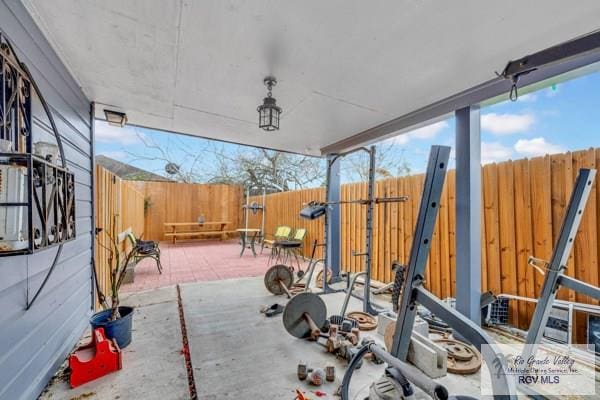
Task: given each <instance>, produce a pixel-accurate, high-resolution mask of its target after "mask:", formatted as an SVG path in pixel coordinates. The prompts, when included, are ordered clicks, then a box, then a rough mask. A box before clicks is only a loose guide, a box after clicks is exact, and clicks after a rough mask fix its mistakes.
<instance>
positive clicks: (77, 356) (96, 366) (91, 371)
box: [69, 328, 121, 388]
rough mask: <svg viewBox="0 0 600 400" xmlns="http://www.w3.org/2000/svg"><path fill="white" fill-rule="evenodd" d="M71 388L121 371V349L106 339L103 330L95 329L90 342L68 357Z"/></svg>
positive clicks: (111, 340) (115, 343) (113, 341)
mask: <svg viewBox="0 0 600 400" xmlns="http://www.w3.org/2000/svg"><path fill="white" fill-rule="evenodd" d="M69 367H70V368H71V379H70V383H71V387H72V388H75V387H77V386H79V385H83V384H84V383H87V382H90V381H93V380H94V379H98V378H100V377H101V376H104V375H107V374H110V373H111V372H114V371H118V370H120V369H121V349H119V345H118V344H117V342H116V341H115V340H114V339H107V338H106V335H105V334H104V328H96V329H94V332H93V334H92V341H91V342H90V343H88V344H86V345H84V346H82V347H80V348H78V349H77V350H75V352H74V353H73V354H71V356H70V357H69Z"/></svg>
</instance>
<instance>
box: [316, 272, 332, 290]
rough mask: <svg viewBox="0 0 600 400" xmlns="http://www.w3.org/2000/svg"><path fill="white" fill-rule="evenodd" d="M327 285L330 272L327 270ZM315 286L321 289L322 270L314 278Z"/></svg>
mask: <svg viewBox="0 0 600 400" xmlns="http://www.w3.org/2000/svg"><path fill="white" fill-rule="evenodd" d="M327 283H331V270H330V269H329V268H327ZM315 284H316V286H317V287H318V288H319V289H322V288H323V270H320V271H319V273H318V274H317V277H316V283H315Z"/></svg>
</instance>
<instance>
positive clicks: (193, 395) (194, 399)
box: [177, 285, 198, 400]
mask: <svg viewBox="0 0 600 400" xmlns="http://www.w3.org/2000/svg"><path fill="white" fill-rule="evenodd" d="M177 305H178V308H179V323H180V325H181V339H182V342H183V348H182V349H181V354H182V355H183V358H184V359H185V368H186V369H187V374H188V387H189V391H190V399H191V400H198V393H197V392H196V381H195V380H194V368H193V367H192V358H191V357H190V346H189V342H188V336H187V328H186V325H185V315H184V314H183V302H182V301H181V289H180V288H179V285H177Z"/></svg>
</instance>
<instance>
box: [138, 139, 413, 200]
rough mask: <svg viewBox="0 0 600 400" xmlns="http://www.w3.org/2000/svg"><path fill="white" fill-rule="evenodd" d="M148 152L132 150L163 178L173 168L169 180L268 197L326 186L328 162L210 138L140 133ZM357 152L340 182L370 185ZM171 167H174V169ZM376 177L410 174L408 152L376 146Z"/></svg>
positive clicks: (388, 144)
mask: <svg viewBox="0 0 600 400" xmlns="http://www.w3.org/2000/svg"><path fill="white" fill-rule="evenodd" d="M137 135H138V137H139V139H140V141H141V142H142V143H143V145H144V151H143V152H140V151H138V152H137V153H132V152H129V154H130V156H131V157H132V158H133V159H134V160H143V161H152V162H157V161H158V162H159V164H160V165H161V168H162V170H161V171H160V172H161V173H163V174H164V172H165V171H164V168H165V166H166V165H168V164H174V165H175V166H176V168H171V172H172V173H171V174H170V175H169V177H171V178H173V179H175V180H177V181H179V182H185V183H225V184H238V185H243V186H245V187H250V188H256V189H263V188H264V189H266V191H267V192H268V193H272V192H282V191H288V190H296V189H303V188H307V187H315V186H321V185H323V184H324V183H325V173H326V161H325V159H324V158H319V157H311V156H304V155H299V154H293V153H286V152H281V151H276V150H267V149H261V148H256V147H250V146H242V145H233V144H223V143H220V142H216V141H211V140H207V139H194V140H193V141H191V140H189V139H188V140H186V141H185V142H184V141H182V140H181V139H180V138H178V137H173V138H172V139H169V140H168V143H167V144H166V145H165V144H164V143H157V142H156V141H154V140H153V139H152V138H151V137H150V136H147V135H141V134H139V133H137ZM364 154H365V153H363V152H358V153H354V154H352V155H349V156H348V157H344V159H343V161H342V174H343V177H342V181H343V182H357V181H366V180H367V178H368V173H369V160H368V158H367V157H365V156H364ZM171 166H172V165H171ZM376 166H377V170H376V176H375V177H376V179H384V178H390V177H393V176H400V175H407V174H409V173H410V168H409V166H408V163H407V162H406V160H405V157H404V149H403V148H401V147H400V146H399V145H397V144H396V143H395V142H393V141H384V142H381V143H379V144H378V145H377V152H376Z"/></svg>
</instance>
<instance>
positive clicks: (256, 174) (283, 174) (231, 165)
mask: <svg viewBox="0 0 600 400" xmlns="http://www.w3.org/2000/svg"><path fill="white" fill-rule="evenodd" d="M214 154H215V155H216V158H217V160H218V163H219V164H218V168H217V170H216V171H215V173H214V176H213V177H212V178H211V179H210V180H209V182H212V183H237V184H242V185H245V186H247V187H251V188H265V189H266V190H267V192H285V191H288V190H294V189H302V188H306V187H314V186H318V185H321V184H322V183H323V181H324V179H325V161H324V160H323V159H320V158H317V157H309V156H302V155H298V154H290V153H284V152H281V151H275V150H266V149H258V148H251V149H243V150H242V151H236V152H234V153H233V154H230V152H227V151H223V150H221V151H216V152H215V153H214Z"/></svg>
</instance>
